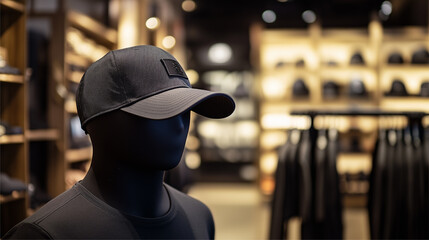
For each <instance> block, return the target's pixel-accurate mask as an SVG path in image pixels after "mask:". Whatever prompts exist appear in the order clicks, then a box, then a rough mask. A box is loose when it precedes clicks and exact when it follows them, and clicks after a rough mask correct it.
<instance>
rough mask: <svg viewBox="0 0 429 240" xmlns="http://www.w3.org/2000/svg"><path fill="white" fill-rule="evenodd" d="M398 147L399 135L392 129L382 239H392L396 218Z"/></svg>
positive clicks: (388, 147)
mask: <svg viewBox="0 0 429 240" xmlns="http://www.w3.org/2000/svg"><path fill="white" fill-rule="evenodd" d="M396 145H397V133H396V130H395V129H390V130H388V131H387V145H386V146H387V149H386V155H385V156H386V159H385V167H386V172H385V174H386V189H385V194H386V195H385V197H386V199H387V201H386V202H385V204H383V205H382V206H380V207H384V208H385V210H384V215H383V216H382V217H383V221H382V222H383V223H384V226H383V234H382V237H383V238H385V239H390V238H391V237H392V226H393V219H394V218H395V211H396V209H395V205H394V203H395V200H396V199H395V196H394V195H395V191H397V189H395V188H396V186H395V185H394V184H395V182H394V179H395V177H396V176H395V173H394V171H395V170H394V167H395V166H394V165H395V148H396Z"/></svg>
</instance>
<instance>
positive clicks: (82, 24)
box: [68, 11, 118, 47]
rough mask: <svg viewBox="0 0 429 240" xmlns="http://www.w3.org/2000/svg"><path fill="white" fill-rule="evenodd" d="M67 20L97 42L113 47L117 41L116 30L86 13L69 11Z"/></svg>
mask: <svg viewBox="0 0 429 240" xmlns="http://www.w3.org/2000/svg"><path fill="white" fill-rule="evenodd" d="M68 20H69V22H70V24H71V25H72V26H73V27H76V28H78V29H80V30H82V31H84V32H85V33H88V34H89V35H91V36H92V37H94V38H95V39H96V40H98V41H99V42H102V43H105V44H108V45H110V46H111V47H114V46H115V45H116V43H117V39H118V33H117V31H115V30H113V29H111V28H107V27H105V26H103V25H102V24H100V23H99V22H97V21H95V20H93V19H92V18H90V17H88V16H86V15H83V14H80V13H78V12H74V11H70V12H69V13H68Z"/></svg>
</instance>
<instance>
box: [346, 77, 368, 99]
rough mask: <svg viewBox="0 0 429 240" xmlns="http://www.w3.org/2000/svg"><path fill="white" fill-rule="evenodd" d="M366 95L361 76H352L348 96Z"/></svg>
mask: <svg viewBox="0 0 429 240" xmlns="http://www.w3.org/2000/svg"><path fill="white" fill-rule="evenodd" d="M367 95H368V92H367V91H366V87H365V84H364V82H363V80H362V78H352V79H351V80H350V83H349V96H350V97H366V96H367Z"/></svg>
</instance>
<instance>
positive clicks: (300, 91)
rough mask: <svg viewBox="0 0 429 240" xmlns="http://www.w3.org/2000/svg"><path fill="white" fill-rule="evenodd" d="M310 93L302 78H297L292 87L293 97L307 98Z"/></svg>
mask: <svg viewBox="0 0 429 240" xmlns="http://www.w3.org/2000/svg"><path fill="white" fill-rule="evenodd" d="M309 94H310V91H309V90H308V87H307V85H306V84H305V82H304V80H303V79H302V78H298V79H296V80H295V82H294V83H293V85H292V96H293V97H308V95H309Z"/></svg>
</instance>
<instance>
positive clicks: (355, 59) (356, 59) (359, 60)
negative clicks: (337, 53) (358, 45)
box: [350, 52, 365, 65]
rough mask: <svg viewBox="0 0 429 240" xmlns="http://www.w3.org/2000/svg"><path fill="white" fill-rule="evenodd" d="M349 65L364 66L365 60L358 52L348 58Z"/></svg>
mask: <svg viewBox="0 0 429 240" xmlns="http://www.w3.org/2000/svg"><path fill="white" fill-rule="evenodd" d="M350 64H351V65H364V64H365V60H364V59H363V57H362V54H361V53H360V52H355V53H354V54H353V55H352V57H351V58H350Z"/></svg>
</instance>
